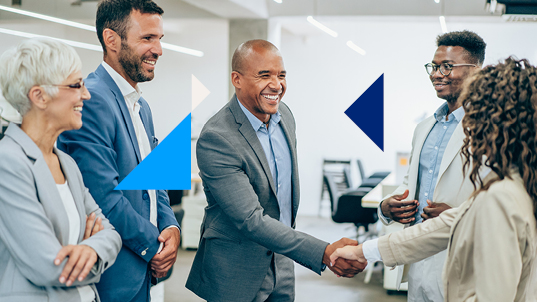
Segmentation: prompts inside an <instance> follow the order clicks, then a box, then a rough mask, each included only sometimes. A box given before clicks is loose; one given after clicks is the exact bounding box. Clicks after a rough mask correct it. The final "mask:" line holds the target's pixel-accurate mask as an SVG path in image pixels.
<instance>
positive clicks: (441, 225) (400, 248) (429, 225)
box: [378, 205, 463, 267]
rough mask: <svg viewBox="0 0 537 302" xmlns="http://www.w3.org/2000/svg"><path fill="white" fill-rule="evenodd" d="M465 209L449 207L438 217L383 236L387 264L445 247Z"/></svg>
mask: <svg viewBox="0 0 537 302" xmlns="http://www.w3.org/2000/svg"><path fill="white" fill-rule="evenodd" d="M461 208H463V206H462V205H461V207H458V208H453V209H449V210H446V211H444V212H442V214H440V216H438V217H436V218H433V219H427V220H426V221H425V222H423V223H418V224H416V225H413V226H411V227H408V228H405V229H404V230H402V231H399V232H395V233H390V234H388V235H385V236H382V237H380V238H379V240H378V247H379V251H380V255H381V256H382V261H383V262H384V264H385V265H386V266H389V267H390V266H396V265H402V264H411V263H414V262H418V261H420V260H423V259H425V258H427V257H430V256H432V255H434V254H437V253H439V252H441V251H443V250H445V249H446V248H447V246H448V243H449V238H450V230H451V226H452V225H453V221H454V220H455V216H457V214H458V211H459V210H460V209H461Z"/></svg>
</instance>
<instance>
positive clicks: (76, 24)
mask: <svg viewBox="0 0 537 302" xmlns="http://www.w3.org/2000/svg"><path fill="white" fill-rule="evenodd" d="M0 10H4V11H8V12H12V13H16V14H20V15H24V16H28V17H32V18H37V19H41V20H45V21H50V22H54V23H58V24H63V25H67V26H71V27H76V28H80V29H84V30H88V31H92V32H96V29H95V26H91V25H87V24H84V23H79V22H74V21H69V20H65V19H60V18H55V17H51V16H47V15H43V14H38V13H33V12H29V11H25V10H22V9H17V8H12V7H9V6H4V5H0ZM57 40H58V39H57ZM66 41H69V40H66ZM72 42H75V41H72ZM82 44H86V43H82ZM88 45H92V44H88ZM161 45H162V48H164V49H168V50H172V51H175V52H180V53H184V54H188V55H192V56H196V57H203V55H204V54H203V52H202V51H199V50H195V49H191V48H187V47H182V46H178V45H173V44H168V43H161ZM99 48H101V47H100V46H99Z"/></svg>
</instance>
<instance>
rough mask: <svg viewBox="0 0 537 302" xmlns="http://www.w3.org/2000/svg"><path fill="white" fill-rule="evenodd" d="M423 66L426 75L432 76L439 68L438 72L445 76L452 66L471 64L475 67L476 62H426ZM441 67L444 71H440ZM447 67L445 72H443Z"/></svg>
mask: <svg viewBox="0 0 537 302" xmlns="http://www.w3.org/2000/svg"><path fill="white" fill-rule="evenodd" d="M423 66H424V67H425V71H426V72H427V74H428V75H430V76H432V75H433V74H434V73H435V72H436V71H437V70H439V69H440V73H441V74H442V75H443V76H445V77H447V76H449V75H450V74H451V71H452V70H453V67H459V66H472V67H477V65H476V64H449V63H442V64H440V65H437V64H435V63H427V64H425V65H423ZM428 66H430V68H431V69H432V72H431V73H429V69H428ZM442 69H444V71H442ZM446 69H447V71H448V72H447V73H444V72H445V71H446Z"/></svg>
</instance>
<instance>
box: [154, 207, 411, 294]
mask: <svg viewBox="0 0 537 302" xmlns="http://www.w3.org/2000/svg"><path fill="white" fill-rule="evenodd" d="M297 229H298V230H300V231H302V232H305V233H308V234H311V235H313V236H315V237H317V238H319V239H322V240H325V241H328V242H334V241H337V240H339V239H340V238H341V237H349V238H355V237H356V230H355V227H354V225H352V224H336V223H334V222H332V221H331V220H330V218H321V217H306V216H303V217H301V216H299V217H298V220H297ZM195 253H196V252H195V251H185V250H180V251H179V253H178V257H177V262H176V263H175V266H174V270H173V273H172V276H171V277H170V279H168V280H167V281H166V282H165V283H164V285H165V302H176V301H179V302H194V301H203V300H202V299H200V298H198V297H197V296H196V295H195V294H194V293H192V292H191V291H189V290H188V289H186V288H185V286H184V285H185V282H186V278H187V276H188V273H189V271H190V266H191V265H192V261H193V260H194V255H195ZM381 267H382V266H381V265H380V263H379V264H378V265H377V267H375V270H374V272H373V275H372V278H371V282H370V283H369V284H364V276H365V275H364V274H358V275H357V276H355V277H354V278H351V279H345V278H338V277H336V276H335V275H334V274H332V273H331V272H330V271H328V270H327V271H326V272H324V273H323V274H322V276H318V275H317V274H315V273H313V272H311V271H310V270H308V269H306V268H304V267H302V266H300V265H298V264H295V272H296V300H295V301H297V302H311V301H340V302H355V301H363V302H371V301H373V302H376V301H382V302H403V301H406V292H396V293H394V294H391V295H388V294H387V291H386V290H385V289H384V288H383V287H382V269H381Z"/></svg>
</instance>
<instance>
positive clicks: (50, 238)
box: [0, 124, 121, 302]
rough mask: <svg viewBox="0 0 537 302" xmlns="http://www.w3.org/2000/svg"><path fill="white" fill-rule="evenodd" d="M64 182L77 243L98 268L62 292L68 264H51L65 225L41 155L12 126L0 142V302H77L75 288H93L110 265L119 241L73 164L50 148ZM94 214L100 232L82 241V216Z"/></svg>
mask: <svg viewBox="0 0 537 302" xmlns="http://www.w3.org/2000/svg"><path fill="white" fill-rule="evenodd" d="M54 152H55V153H56V155H58V158H59V160H60V164H61V168H62V170H63V173H64V175H65V177H66V179H67V181H68V183H69V188H70V189H71V193H72V194H73V199H74V200H75V203H76V206H77V209H78V212H79V215H80V234H79V239H78V241H79V244H85V245H88V246H90V247H92V248H93V249H94V250H95V251H96V252H97V255H98V256H99V260H98V262H97V266H94V268H93V269H92V271H91V272H90V274H89V275H88V276H87V277H86V279H85V280H83V281H82V282H79V281H76V282H75V283H74V284H73V285H72V286H70V287H67V286H66V285H65V284H62V283H60V282H59V281H58V279H59V277H60V273H61V271H62V269H63V267H64V265H65V263H66V262H67V260H64V262H63V263H62V264H60V265H59V266H56V265H54V263H53V261H54V259H55V258H56V255H57V254H58V252H59V251H60V249H61V248H62V246H65V245H67V242H68V237H69V221H68V218H67V214H66V212H65V210H64V207H63V204H62V200H61V197H60V195H59V192H58V190H57V189H56V183H55V182H54V178H53V177H52V174H51V173H50V170H49V168H48V166H47V163H46V162H45V160H44V158H43V154H42V153H41V150H40V149H39V148H38V147H37V145H36V144H35V143H34V142H33V141H32V139H31V138H30V137H28V135H26V133H24V131H22V130H21V129H20V128H19V127H18V126H16V125H15V124H11V125H10V126H9V128H8V129H7V131H6V136H5V137H4V138H3V139H2V140H1V141H0V180H1V181H0V209H1V210H0V302H3V301H6V302H7V301H9V302H18V301H21V302H22V301H80V296H79V294H78V290H77V289H76V286H80V285H91V287H92V288H93V289H94V290H95V286H94V285H93V284H94V283H95V282H98V281H99V279H100V276H101V274H102V273H103V272H104V271H105V270H106V269H107V268H108V267H109V266H111V265H112V264H113V263H114V261H115V259H116V256H117V254H118V253H119V250H120V248H121V238H120V237H119V234H118V233H117V232H116V231H115V230H114V228H113V227H112V225H111V224H110V223H109V222H108V220H107V219H106V218H105V217H104V216H103V215H102V213H101V209H100V208H99V207H98V206H97V204H96V203H95V201H94V200H93V198H92V197H91V195H90V194H89V192H88V189H86V187H85V186H84V182H83V180H82V175H81V174H80V171H79V170H78V167H77V165H76V163H75V161H74V160H73V159H72V158H71V157H69V156H68V155H67V154H65V153H63V152H61V151H59V150H58V149H56V148H55V149H54ZM91 212H95V213H96V214H97V217H101V218H102V220H103V226H104V228H105V229H104V230H102V231H100V232H99V233H97V234H95V235H93V236H92V237H90V238H88V239H87V240H84V241H82V238H83V236H84V230H85V226H86V215H89V214H90V213H91Z"/></svg>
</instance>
